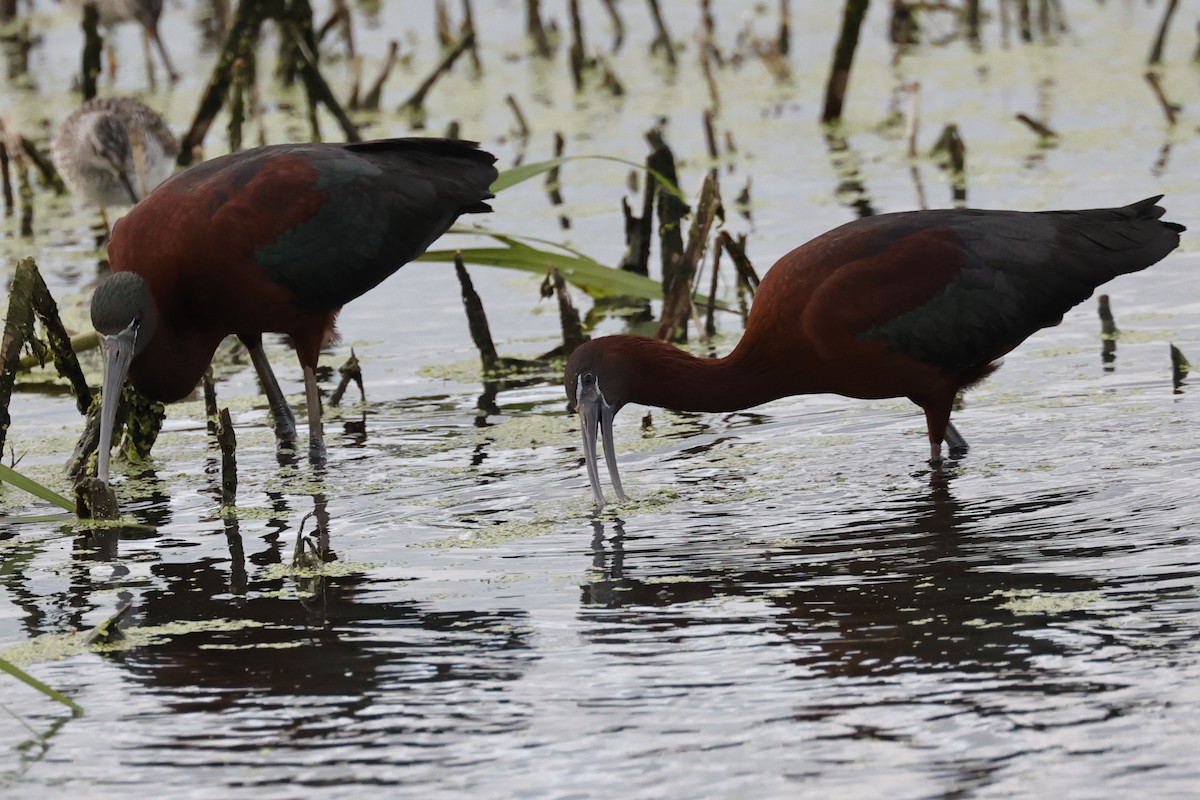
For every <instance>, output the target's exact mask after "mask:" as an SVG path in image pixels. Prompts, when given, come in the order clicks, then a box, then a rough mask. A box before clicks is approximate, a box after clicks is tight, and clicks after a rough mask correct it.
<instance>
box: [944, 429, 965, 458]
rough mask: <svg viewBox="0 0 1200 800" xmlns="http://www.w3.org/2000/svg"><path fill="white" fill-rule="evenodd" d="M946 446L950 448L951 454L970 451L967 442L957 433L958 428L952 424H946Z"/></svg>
mask: <svg viewBox="0 0 1200 800" xmlns="http://www.w3.org/2000/svg"><path fill="white" fill-rule="evenodd" d="M946 446H947V447H949V448H950V452H951V454H959V453H964V452H966V451H967V450H969V449H970V445H968V444H967V440H966V439H964V438H963V437H962V434H961V433H959V432H958V428H956V427H954V423H953V422H947V423H946Z"/></svg>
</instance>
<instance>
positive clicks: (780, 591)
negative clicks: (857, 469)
mask: <svg viewBox="0 0 1200 800" xmlns="http://www.w3.org/2000/svg"><path fill="white" fill-rule="evenodd" d="M953 476H954V473H953V470H952V469H948V468H943V469H942V470H935V471H934V472H933V473H932V474H931V476H930V486H929V489H928V490H927V491H926V492H924V493H922V494H921V495H919V496H915V497H909V498H906V499H904V500H903V501H900V502H897V503H896V504H895V506H894V507H893V508H892V509H891V512H892V513H891V514H889V518H888V519H886V520H884V521H881V520H880V519H878V518H877V517H871V518H867V519H863V520H859V521H852V522H849V523H848V524H847V523H840V522H839V520H838V519H836V518H831V519H830V520H829V521H828V527H826V528H824V529H819V530H816V531H812V530H809V531H806V532H803V533H797V534H796V535H795V536H794V537H792V536H787V534H786V533H784V532H782V531H780V530H779V529H777V528H772V529H771V533H772V538H773V542H772V543H771V544H765V543H764V544H762V545H761V546H758V547H756V546H754V541H747V540H745V539H744V538H742V537H741V536H739V535H738V533H737V532H736V531H735V530H733V529H732V528H731V527H730V526H731V525H734V524H736V520H735V519H734V518H732V517H726V518H725V519H723V520H722V525H723V527H715V528H712V529H709V530H701V529H693V530H690V531H689V532H688V542H687V543H682V544H681V543H680V542H679V540H678V539H670V540H668V541H665V542H664V543H663V544H661V545H651V544H648V543H647V540H646V539H641V541H640V543H639V548H638V550H637V551H636V553H630V552H628V543H629V539H628V535H627V533H626V523H623V522H621V521H620V520H615V521H605V520H600V519H597V520H595V521H593V523H592V524H593V529H594V536H593V543H592V549H593V567H592V570H591V572H590V574H589V579H588V580H587V582H586V583H584V584H583V586H582V587H581V602H582V605H583V606H584V609H583V610H582V611H581V616H582V617H583V618H584V619H587V618H588V616H589V608H595V607H602V608H606V609H626V613H625V614H623V615H621V616H619V617H613V616H611V615H603V616H601V617H599V618H598V619H599V620H603V622H602V623H599V622H598V625H602V626H607V627H605V630H607V631H609V632H611V630H612V627H611V626H612V625H613V624H614V623H615V624H622V623H621V621H623V624H624V625H626V626H628V628H629V629H630V633H631V635H636V633H637V631H638V630H639V629H641V630H642V632H643V633H645V634H647V635H652V634H651V631H653V629H654V625H655V624H656V623H655V619H656V615H655V614H654V613H653V612H647V611H645V610H644V609H646V608H663V607H668V606H676V605H683V604H692V603H698V602H700V603H702V602H704V601H710V600H714V599H719V598H722V597H735V596H741V597H757V598H759V599H760V600H761V601H762V602H763V603H764V604H765V606H766V607H765V608H764V610H763V618H764V619H768V620H770V624H771V625H772V626H773V627H774V628H775V629H776V630H777V633H778V634H779V635H778V637H777V638H776V639H775V641H782V642H786V643H788V644H790V645H791V646H792V647H793V648H794V656H792V659H793V662H794V663H795V664H796V665H798V666H801V667H804V668H806V669H810V670H811V669H815V670H817V671H818V672H820V673H822V674H826V675H840V676H847V675H863V674H871V675H880V674H898V673H913V672H931V671H932V672H936V671H939V670H946V669H956V670H962V671H966V672H973V673H984V672H990V671H994V670H997V669H1000V670H1005V671H1006V672H1012V671H1017V672H1028V673H1033V672H1036V668H1035V666H1034V662H1035V660H1036V659H1038V658H1040V657H1041V656H1046V655H1059V656H1062V655H1066V654H1068V653H1069V652H1070V650H1071V644H1069V643H1068V642H1067V641H1066V640H1064V639H1063V638H1062V637H1051V636H1046V635H1044V631H1045V628H1046V620H1045V618H1043V617H1042V616H1041V615H1036V614H1022V613H1019V612H1017V611H1015V610H1014V607H1013V601H1014V598H1020V597H1023V596H1052V597H1057V596H1065V595H1071V594H1074V593H1081V592H1096V591H1099V590H1101V589H1102V588H1103V584H1102V583H1101V582H1100V581H1097V580H1096V579H1094V578H1091V577H1079V576H1073V575H1058V574H1054V573H1052V572H1048V571H1044V570H1038V571H1036V572H1035V571H1025V570H1022V569H1020V564H1021V563H1022V561H1020V560H1019V559H1018V557H1017V556H1009V555H1007V553H1006V550H1005V547H1004V545H1003V543H1000V544H995V543H994V542H992V541H989V540H988V539H985V538H983V537H977V536H974V535H973V526H974V523H975V522H976V521H977V520H980V519H983V518H986V517H987V516H989V515H993V514H997V513H1001V514H1005V515H1008V514H1010V513H1011V514H1012V515H1013V518H1014V519H1019V518H1022V517H1029V516H1030V515H1033V517H1036V513H1035V512H1037V511H1039V510H1044V509H1046V508H1050V507H1053V506H1057V505H1060V504H1064V503H1069V502H1072V498H1069V497H1064V496H1059V495H1053V496H1044V497H1039V498H1031V499H1026V500H1023V501H1020V502H1016V503H1011V504H1010V505H1009V506H1008V507H1006V508H995V507H987V506H984V505H981V506H980V507H978V508H972V507H969V506H964V505H963V504H962V503H960V502H959V501H958V500H957V499H956V498H955V497H954V494H953V492H952V491H951V482H952V480H953ZM697 519H703V518H700V517H698V518H697ZM606 525H607V526H608V528H607V530H606ZM709 537H711V538H709ZM697 541H703V542H704V546H702V547H700V548H699V551H698V552H695V553H691V552H688V551H689V550H691V549H692V548H693V547H694V546H695V543H696V542H697ZM722 541H725V542H728V544H729V552H730V553H732V554H733V555H730V556H728V557H722V558H721V559H720V563H721V567H720V568H719V569H716V568H713V567H711V566H707V564H706V563H705V562H707V563H708V564H711V563H713V562H714V561H715V560H716V559H715V558H714V557H713V555H712V553H713V552H714V550H717V549H718V548H720V547H721V545H720V543H721V542H722ZM781 542H782V543H781ZM993 545H994V546H993ZM652 547H653V549H652ZM672 550H675V552H672ZM679 551H683V552H679ZM684 558H686V559H687V560H688V561H690V562H691V564H690V565H688V566H684V565H682V564H681V562H682V561H683V559H684ZM731 564H732V566H731ZM681 566H683V568H686V569H687V572H686V574H685V575H680V574H679V570H680V568H681ZM1075 613H1077V614H1079V615H1086V614H1087V613H1089V612H1087V611H1086V610H1082V609H1081V610H1080V611H1078V612H1075ZM1064 616H1065V617H1066V618H1071V616H1072V615H1071V613H1067V614H1066V615H1062V614H1060V615H1057V616H1056V620H1058V621H1060V622H1061V620H1062V619H1063V618H1064ZM672 622H673V624H674V625H678V626H689V625H704V624H722V623H723V622H724V620H723V619H722V617H721V615H720V614H717V615H714V616H712V617H708V616H705V615H703V614H686V615H683V616H672ZM598 635H599V634H598Z"/></svg>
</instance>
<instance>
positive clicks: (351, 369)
mask: <svg viewBox="0 0 1200 800" xmlns="http://www.w3.org/2000/svg"><path fill="white" fill-rule="evenodd" d="M338 375H340V376H341V378H340V379H339V380H338V385H337V386H336V387H335V388H334V390H333V394H331V395H329V405H330V406H332V407H334V408H337V406H338V405H340V404H341V402H342V395H344V394H345V393H346V388H347V387H349V386H350V381H354V383H355V385H357V386H358V392H359V394H360V395H362V400H363V402H364V403H365V402H367V390H366V389H365V388H364V387H363V377H362V366H360V365H359V363H358V356H356V355H355V354H354V348H353V347H352V348H350V358H348V359H346V363H345V364H342V365H341V366H340V367H338Z"/></svg>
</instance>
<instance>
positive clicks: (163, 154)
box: [51, 97, 179, 229]
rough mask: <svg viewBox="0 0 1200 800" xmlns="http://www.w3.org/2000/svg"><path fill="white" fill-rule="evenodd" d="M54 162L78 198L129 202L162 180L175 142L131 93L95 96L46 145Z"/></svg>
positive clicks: (175, 151) (100, 204)
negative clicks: (49, 148) (52, 141)
mask: <svg viewBox="0 0 1200 800" xmlns="http://www.w3.org/2000/svg"><path fill="white" fill-rule="evenodd" d="M51 153H52V155H53V157H54V164H55V165H56V166H57V167H58V171H59V173H60V174H61V175H62V178H63V180H64V181H65V182H66V184H67V186H69V187H71V191H72V192H74V193H75V194H76V195H77V196H79V197H82V198H83V199H84V200H86V201H87V202H88V203H90V204H92V205H95V206H98V207H99V208H100V213H101V215H103V217H104V227H105V228H106V229H107V228H108V214H107V212H106V210H105V209H106V208H107V207H108V206H130V205H133V204H134V203H136V202H137V201H139V200H141V199H142V198H143V197H145V196H146V193H147V192H149V191H150V190H151V189H153V188H154V187H155V186H157V185H158V184H160V183H162V182H163V181H165V180H166V179H167V178H168V177H169V176H170V175H171V171H172V169H173V167H174V166H175V157H176V156H177V155H178V154H179V144H178V143H177V142H176V141H175V136H174V135H173V134H172V133H171V131H170V129H169V128H168V127H167V123H166V121H165V120H163V118H162V117H161V116H160V115H159V114H158V112H157V111H155V110H154V109H152V108H150V107H149V106H147V105H146V104H145V103H143V102H141V101H140V100H135V99H134V98H132V97H96V98H93V99H91V100H89V101H87V102H86V103H84V104H83V105H82V106H80V107H79V108H78V109H76V111H75V112H74V113H73V114H71V116H69V117H67V119H66V121H65V122H64V123H63V124H62V127H61V128H59V130H58V135H57V136H55V137H54V143H53V144H52V145H51Z"/></svg>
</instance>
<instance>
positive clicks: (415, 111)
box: [400, 32, 475, 118]
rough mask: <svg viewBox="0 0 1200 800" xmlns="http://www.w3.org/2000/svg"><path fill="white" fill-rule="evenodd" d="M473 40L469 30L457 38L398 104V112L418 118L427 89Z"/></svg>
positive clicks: (429, 88) (473, 36) (428, 89)
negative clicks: (451, 46) (427, 75)
mask: <svg viewBox="0 0 1200 800" xmlns="http://www.w3.org/2000/svg"><path fill="white" fill-rule="evenodd" d="M474 41H475V33H474V32H469V33H467V34H466V35H465V36H463V37H462V38H461V39H459V40H458V44H456V45H455V46H454V47H453V48H451V49H450V51H449V52H447V53H446V55H445V56H443V57H442V60H441V62H440V63H438V65H437V67H435V68H434V70H433V72H432V73H430V75H429V77H428V78H426V79H425V80H424V81H422V82H421V85H420V86H418V87H417V90H416V91H415V92H413V93H412V96H410V97H409V98H408V99H407V100H405V101H404V102H403V103H401V104H400V112H401V113H409V114H412V115H413V116H415V117H417V118H420V117H421V116H422V110H423V107H424V105H425V97H426V95H428V94H429V91H430V90H431V89H432V88H433V86H434V84H435V83H437V81H438V79H439V78H441V77H442V76H443V75H445V74H446V73H447V72H449V71H450V68H451V67H453V66H454V62H455V61H457V60H458V57H459V56H461V55H462V54H463V53H464V52H465V51H466V49H467V48H468V47H470V45H471V43H472V42H474Z"/></svg>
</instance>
